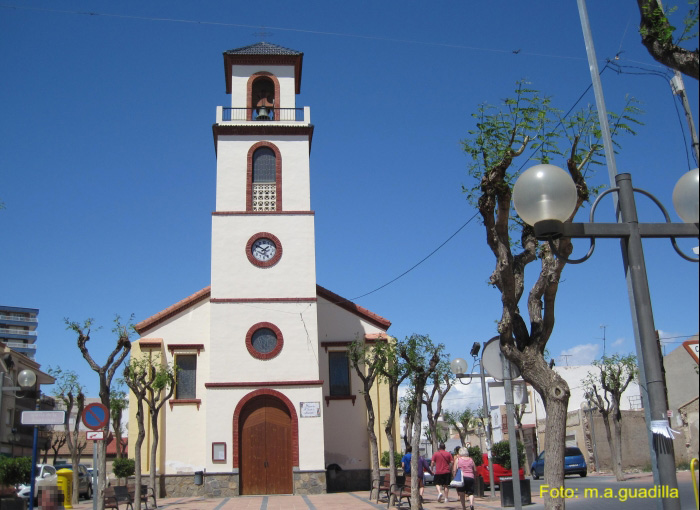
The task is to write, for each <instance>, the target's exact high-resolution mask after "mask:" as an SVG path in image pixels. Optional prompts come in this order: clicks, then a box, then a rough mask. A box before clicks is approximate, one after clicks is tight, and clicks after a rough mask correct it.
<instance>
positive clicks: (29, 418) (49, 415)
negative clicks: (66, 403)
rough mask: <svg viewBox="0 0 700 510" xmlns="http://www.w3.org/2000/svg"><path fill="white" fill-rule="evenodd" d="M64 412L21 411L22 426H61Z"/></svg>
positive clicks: (64, 419)
mask: <svg viewBox="0 0 700 510" xmlns="http://www.w3.org/2000/svg"><path fill="white" fill-rule="evenodd" d="M65 421H66V412H65V411H22V425H63V424H64V423H65Z"/></svg>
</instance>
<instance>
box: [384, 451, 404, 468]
mask: <svg viewBox="0 0 700 510" xmlns="http://www.w3.org/2000/svg"><path fill="white" fill-rule="evenodd" d="M379 465H380V466H382V467H389V452H382V458H381V459H379ZM394 465H395V466H396V467H397V468H400V467H401V454H400V453H399V452H394Z"/></svg>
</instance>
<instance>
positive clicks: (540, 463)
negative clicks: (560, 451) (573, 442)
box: [530, 446, 588, 480]
mask: <svg viewBox="0 0 700 510" xmlns="http://www.w3.org/2000/svg"><path fill="white" fill-rule="evenodd" d="M530 472H531V473H532V478H533V479H534V480H537V479H538V478H539V477H540V476H544V452H542V453H540V454H539V456H538V457H537V458H536V459H535V462H533V463H532V466H530ZM587 474H588V466H587V465H586V459H585V458H584V457H583V453H581V450H579V449H578V448H576V447H575V446H567V447H566V448H565V449H564V476H566V475H581V476H586V475H587Z"/></svg>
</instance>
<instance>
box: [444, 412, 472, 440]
mask: <svg viewBox="0 0 700 510" xmlns="http://www.w3.org/2000/svg"><path fill="white" fill-rule="evenodd" d="M444 416H445V421H446V422H447V423H449V424H450V425H452V426H453V427H454V428H455V430H456V431H457V434H458V435H459V442H460V443H461V444H463V445H466V444H467V436H468V435H469V434H472V433H473V432H474V430H475V429H476V424H477V416H476V413H475V412H474V409H472V408H470V407H467V408H466V409H463V410H461V411H445V414H444Z"/></svg>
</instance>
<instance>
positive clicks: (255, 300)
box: [211, 297, 316, 303]
mask: <svg viewBox="0 0 700 510" xmlns="http://www.w3.org/2000/svg"><path fill="white" fill-rule="evenodd" d="M211 302H212V303H315V302H316V298H302V297H299V298H295V297H292V298H211Z"/></svg>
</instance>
